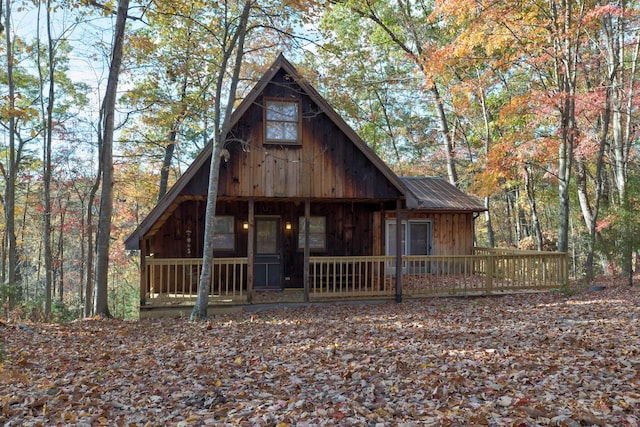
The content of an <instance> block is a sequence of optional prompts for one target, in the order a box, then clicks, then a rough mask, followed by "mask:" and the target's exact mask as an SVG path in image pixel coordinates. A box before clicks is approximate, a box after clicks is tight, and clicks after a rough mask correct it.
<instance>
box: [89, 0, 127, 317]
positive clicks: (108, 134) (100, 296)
mask: <svg viewBox="0 0 640 427" xmlns="http://www.w3.org/2000/svg"><path fill="white" fill-rule="evenodd" d="M128 7H129V0H118V12H117V15H116V26H115V33H114V38H113V48H112V55H111V64H110V66H109V79H108V81H107V88H106V91H105V96H104V100H103V103H102V109H101V118H102V123H103V125H102V132H103V133H102V135H103V136H102V144H101V150H100V157H101V163H102V190H101V193H100V220H99V222H98V236H97V241H96V314H97V315H99V316H102V317H111V314H110V313H109V305H108V302H107V299H108V288H107V285H108V270H109V247H110V240H111V215H112V212H113V184H114V182H113V136H114V128H115V106H116V96H117V90H118V77H119V74H120V67H121V65H122V51H123V46H124V32H125V27H126V23H127V14H128Z"/></svg>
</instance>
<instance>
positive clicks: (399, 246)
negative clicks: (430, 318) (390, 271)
mask: <svg viewBox="0 0 640 427" xmlns="http://www.w3.org/2000/svg"><path fill="white" fill-rule="evenodd" d="M401 205H402V201H401V200H400V199H398V200H396V302H402V218H400V208H401Z"/></svg>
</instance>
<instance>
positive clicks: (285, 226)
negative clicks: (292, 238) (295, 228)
mask: <svg viewBox="0 0 640 427" xmlns="http://www.w3.org/2000/svg"><path fill="white" fill-rule="evenodd" d="M291 228H292V225H291V221H287V222H285V223H284V229H285V230H291Z"/></svg>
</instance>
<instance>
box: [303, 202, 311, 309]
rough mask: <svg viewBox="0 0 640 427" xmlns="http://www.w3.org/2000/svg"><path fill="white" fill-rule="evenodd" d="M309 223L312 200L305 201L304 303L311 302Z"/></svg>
mask: <svg viewBox="0 0 640 427" xmlns="http://www.w3.org/2000/svg"><path fill="white" fill-rule="evenodd" d="M309 222H311V200H309V199H305V201H304V268H303V273H302V274H303V278H302V283H303V286H304V302H309Z"/></svg>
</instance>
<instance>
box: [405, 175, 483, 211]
mask: <svg viewBox="0 0 640 427" xmlns="http://www.w3.org/2000/svg"><path fill="white" fill-rule="evenodd" d="M400 180H401V181H402V183H403V184H404V185H405V187H406V188H407V191H409V192H410V193H411V194H412V195H413V199H414V200H416V202H417V205H416V206H410V207H411V208H414V209H428V210H438V211H457V212H459V211H467V212H484V211H486V210H487V208H486V207H485V206H484V203H483V202H482V200H480V199H479V198H478V197H475V196H472V195H469V194H467V193H465V192H464V191H462V190H460V189H459V188H457V187H456V186H454V185H451V184H450V183H449V182H447V181H446V180H444V179H443V178H439V177H417V176H403V177H400Z"/></svg>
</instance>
